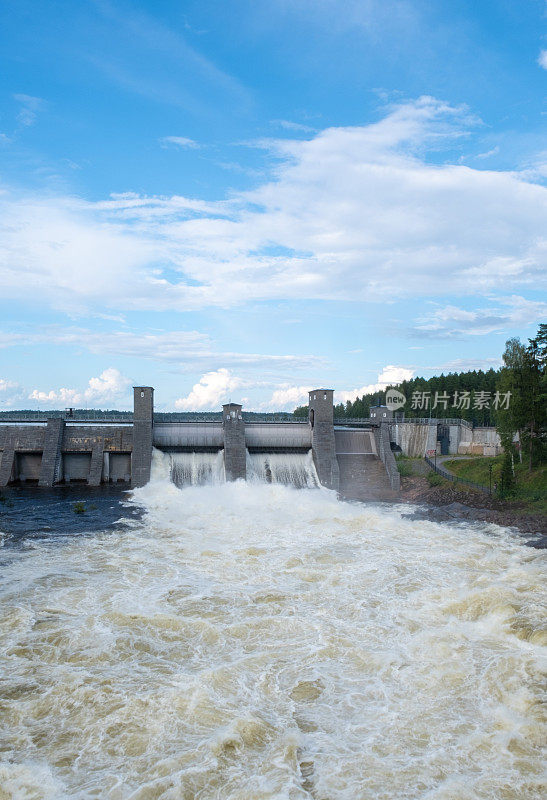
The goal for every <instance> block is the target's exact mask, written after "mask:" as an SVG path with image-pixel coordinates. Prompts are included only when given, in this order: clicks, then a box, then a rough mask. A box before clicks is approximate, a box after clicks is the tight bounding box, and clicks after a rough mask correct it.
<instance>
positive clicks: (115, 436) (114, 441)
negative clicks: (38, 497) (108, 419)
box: [0, 419, 133, 486]
mask: <svg viewBox="0 0 547 800" xmlns="http://www.w3.org/2000/svg"><path fill="white" fill-rule="evenodd" d="M54 423H55V424H54V426H50V425H48V424H47V423H44V424H35V425H28V424H18V425H0V486H6V485H7V484H8V483H9V482H12V481H23V482H25V481H38V482H39V483H40V484H41V485H42V486H52V485H54V484H55V483H61V482H65V483H70V482H71V481H85V482H87V483H89V484H90V485H98V484H99V483H101V482H103V481H108V480H109V470H108V468H107V469H106V472H105V468H104V464H105V461H104V458H105V454H107V455H108V454H113V456H114V463H115V468H114V473H113V477H110V479H111V480H115V481H117V480H119V479H120V478H121V477H123V478H124V479H125V480H127V481H129V480H130V479H131V452H132V450H133V426H132V425H131V424H129V425H127V424H126V425H95V424H85V425H82V424H75V423H70V422H65V421H63V420H60V419H56V420H54ZM117 458H119V459H121V460H119V461H117V460H116V459H117Z"/></svg>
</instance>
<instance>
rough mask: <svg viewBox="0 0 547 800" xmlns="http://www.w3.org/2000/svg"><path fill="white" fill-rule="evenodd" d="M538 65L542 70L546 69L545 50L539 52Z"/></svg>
mask: <svg viewBox="0 0 547 800" xmlns="http://www.w3.org/2000/svg"><path fill="white" fill-rule="evenodd" d="M538 64H539V66H540V67H543V69H547V50H541V52H540V54H539V56H538Z"/></svg>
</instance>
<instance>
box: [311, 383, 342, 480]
mask: <svg viewBox="0 0 547 800" xmlns="http://www.w3.org/2000/svg"><path fill="white" fill-rule="evenodd" d="M333 397H334V390H333V389H313V390H312V391H311V392H310V393H309V406H308V407H309V424H310V427H311V446H312V452H313V461H314V463H315V469H316V470H317V475H318V477H319V482H320V483H321V484H322V485H323V486H326V487H327V488H328V489H334V490H336V491H338V487H339V483H340V473H339V468H338V460H337V458H336V442H335V439H334V405H333Z"/></svg>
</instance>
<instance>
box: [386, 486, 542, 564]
mask: <svg viewBox="0 0 547 800" xmlns="http://www.w3.org/2000/svg"><path fill="white" fill-rule="evenodd" d="M401 500H402V501H403V502H405V503H415V504H417V505H426V506H428V507H429V508H428V510H427V518H428V519H432V520H434V521H435V522H443V521H449V520H462V521H463V520H465V521H473V520H476V521H480V522H493V523H495V524H496V525H504V526H506V527H512V528H517V529H518V530H519V531H520V532H521V533H522V534H524V535H527V536H530V541H529V542H528V543H529V544H530V545H531V546H533V547H541V548H547V516H546V515H545V514H541V513H535V512H534V513H530V512H529V511H528V510H527V508H526V506H525V504H524V503H522V502H519V501H505V500H500V499H498V498H496V497H490V495H488V494H484V493H483V492H479V491H476V490H474V489H467V488H463V486H462V485H461V484H454V483H450V482H449V481H443V482H442V483H440V484H439V485H438V486H431V485H430V483H429V481H428V480H427V478H426V477H425V476H423V475H411V476H408V477H402V478H401Z"/></svg>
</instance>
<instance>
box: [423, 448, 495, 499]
mask: <svg viewBox="0 0 547 800" xmlns="http://www.w3.org/2000/svg"><path fill="white" fill-rule="evenodd" d="M424 458H425V462H426V464H428V465H429V466H430V467H431V469H432V470H433V472H436V473H437V475H440V476H441V478H446V480H447V481H452V483H463V484H464V485H465V486H471V487H472V488H473V489H478V490H479V492H484V493H485V494H489V495H491V494H492V490H491V489H490V488H489V487H488V486H484V485H483V484H482V483H475V481H469V480H467V478H460V477H459V476H458V475H454V474H453V473H452V472H449V471H448V470H447V469H445V468H444V467H442V466H441V465H440V464H439V466H437V464H435V462H434V461H433V460H432V459H431V458H429V457H428V456H425V457H424Z"/></svg>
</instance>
